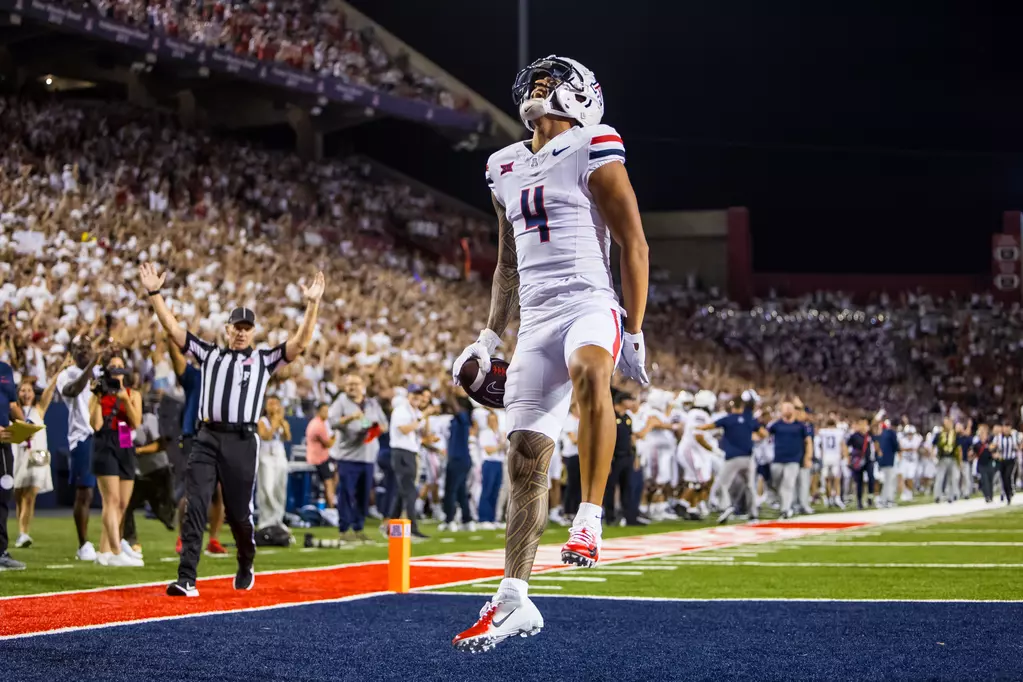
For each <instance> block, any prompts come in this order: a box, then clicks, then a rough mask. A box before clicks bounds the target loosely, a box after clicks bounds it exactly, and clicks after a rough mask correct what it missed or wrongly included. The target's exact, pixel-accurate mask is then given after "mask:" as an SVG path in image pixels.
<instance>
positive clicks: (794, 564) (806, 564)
mask: <svg viewBox="0 0 1023 682" xmlns="http://www.w3.org/2000/svg"><path fill="white" fill-rule="evenodd" d="M694 565H700V566H762V567H767V568H1003V569H1009V568H1023V564H864V563H842V562H816V561H736V562H725V561H722V562H721V563H716V564H694Z"/></svg>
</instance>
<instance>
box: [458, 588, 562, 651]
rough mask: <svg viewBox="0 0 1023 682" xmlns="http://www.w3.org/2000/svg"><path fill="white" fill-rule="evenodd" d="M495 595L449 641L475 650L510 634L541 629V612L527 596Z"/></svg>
mask: <svg viewBox="0 0 1023 682" xmlns="http://www.w3.org/2000/svg"><path fill="white" fill-rule="evenodd" d="M499 599H501V597H495V598H494V599H493V600H492V601H488V602H487V603H486V604H484V605H483V608H482V609H480V617H479V619H478V620H477V621H476V623H475V624H473V626H472V627H471V628H469V629H468V630H466V631H464V632H462V633H461V634H459V635H456V636H455V638H454V639H453V640H451V643H452V644H453V645H454V646H455V648H456V649H458V650H459V651H468V652H469V653H473V654H477V653H481V652H483V651H488V650H490V649H493V648H494V647H495V646H497V645H498V644H500V643H501V642H503V641H504V640H506V639H508V638H509V637H529V636H531V635H535V634H538V633H539V632H540V630H541V629H543V616H542V615H540V610H539V609H538V608H536V605H535V604H533V602H532V601H531V600H530V599H529V598H528V597H526V598H524V599H516V600H514V601H513V600H510V599H509V600H508V601H499Z"/></svg>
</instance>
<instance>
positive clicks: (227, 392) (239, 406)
mask: <svg viewBox="0 0 1023 682" xmlns="http://www.w3.org/2000/svg"><path fill="white" fill-rule="evenodd" d="M284 346H285V344H283V343H282V344H281V345H279V346H277V347H276V348H271V349H270V350H253V349H251V348H247V349H246V350H231V349H229V348H220V347H217V346H214V345H213V344H211V343H207V342H206V341H203V340H202V339H200V338H197V337H196V336H195V335H193V334H192V333H191V332H188V336H187V339H186V341H185V349H184V350H185V352H188V353H191V354H192V355H193V356H195V359H196V360H198V361H199V363H200V365H201V370H202V389H201V390H200V392H199V420H200V421H208V422H225V423H228V424H255V423H256V421H257V420H258V419H259V415H260V414H261V413H262V412H263V397H264V396H265V395H266V387H267V384H269V383H270V375H271V374H273V373H274V371H275V370H276V369H277V368H278V367H280V366H281V365H284V364H286V363H287V361H288V360H287V358H286V357H285V352H284Z"/></svg>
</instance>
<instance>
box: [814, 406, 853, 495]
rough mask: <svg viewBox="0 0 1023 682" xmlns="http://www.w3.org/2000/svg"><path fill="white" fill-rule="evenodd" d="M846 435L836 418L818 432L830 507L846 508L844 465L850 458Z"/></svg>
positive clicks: (822, 472)
mask: <svg viewBox="0 0 1023 682" xmlns="http://www.w3.org/2000/svg"><path fill="white" fill-rule="evenodd" d="M846 437H847V434H846V432H845V430H844V429H840V428H839V427H838V424H837V423H836V422H835V420H834V419H828V421H827V423H826V425H825V427H824V428H823V429H821V430H820V431H818V432H817V443H818V445H819V446H820V453H821V478H822V479H823V481H824V491H825V494H826V495H827V500H826V503H827V505H828V506H829V507H838V508H839V509H845V502H843V501H842V465H843V463H844V462H845V461H846V460H848V458H849V449H848V447H846V444H845V439H846Z"/></svg>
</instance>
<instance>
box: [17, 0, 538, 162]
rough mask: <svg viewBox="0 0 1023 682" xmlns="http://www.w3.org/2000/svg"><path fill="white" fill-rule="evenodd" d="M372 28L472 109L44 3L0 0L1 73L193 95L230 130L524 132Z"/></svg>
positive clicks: (472, 140)
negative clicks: (387, 122) (388, 124)
mask: <svg viewBox="0 0 1023 682" xmlns="http://www.w3.org/2000/svg"><path fill="white" fill-rule="evenodd" d="M344 11H345V12H348V13H350V16H351V19H352V21H355V22H358V21H362V20H365V21H367V22H368V21H369V20H368V19H366V18H365V17H362V15H359V14H358V13H357V12H356V11H355V10H352V9H350V8H348V7H347V6H346V7H345V9H344ZM374 30H375V31H376V32H377V34H378V35H379V36H380V38H381V41H382V42H383V44H384V45H385V47H386V48H387V49H389V50H390V49H399V46H400V49H403V50H405V51H406V52H407V53H408V54H409V55H410V60H411V61H412V63H413V68H417V69H427V71H424V73H426V74H427V75H429V76H431V77H432V78H434V79H435V80H436V81H437V82H438V83H440V84H441V85H442V86H443V87H446V88H448V89H449V90H450V91H452V92H453V93H455V94H456V95H461V96H463V97H466V98H467V99H468V100H469V101H470V102H471V103H472V106H473V107H474V110H472V111H455V110H452V109H448V108H445V107H442V106H439V105H436V104H432V103H428V102H424V101H419V100H412V99H406V98H401V97H396V96H392V95H389V94H387V93H384V92H380V91H377V90H375V89H373V88H370V87H366V86H360V85H355V84H351V83H347V82H344V81H342V80H340V79H336V78H332V77H320V76H317V75H314V74H310V73H308V72H303V71H298V70H295V69H292V68H289V67H287V66H285V65H283V64H279V63H272V62H261V61H257V60H254V59H249V58H246V57H239V56H237V55H234V54H233V53H230V52H227V51H225V50H220V49H215V48H208V47H204V46H202V45H199V44H196V43H191V42H187V41H183V40H177V39H174V38H169V37H167V36H163V35H154V34H151V33H149V32H148V31H147V30H145V29H143V28H139V27H135V26H128V25H125V24H121V23H119V22H117V21H114V20H110V19H105V18H103V17H100V16H99V15H96V14H91V13H89V12H83V11H77V10H72V9H68V8H66V7H64V6H62V5H57V4H51V3H47V2H41V1H40V0H0V76H2V75H3V74H4V73H5V71H6V72H7V73H9V74H14V77H15V78H17V79H19V80H20V81H24V80H25V79H39V80H42V79H45V78H47V77H49V76H59V77H60V79H59V83H60V84H67V83H68V82H76V81H77V82H80V83H82V84H93V83H119V84H122V85H125V86H126V87H127V89H128V93H129V99H130V100H132V101H134V102H136V103H138V104H153V105H163V106H167V105H172V104H173V103H174V102H176V101H180V100H181V99H182V97H183V96H185V97H186V99H187V95H191V97H192V99H191V105H192V106H193V107H198V108H199V109H201V111H202V112H203V115H204V116H205V118H206V122H207V123H210V124H213V125H219V126H224V127H230V128H245V127H252V126H263V125H272V124H280V123H287V122H289V120H291V119H292V118H294V117H295V116H296V115H299V116H304V117H306V118H307V120H312V121H313V125H314V127H315V128H316V130H317V131H319V132H325V133H327V132H333V131H336V130H339V129H341V128H346V127H350V126H353V125H358V124H360V123H363V122H366V121H370V120H378V119H380V118H387V117H392V118H399V119H405V120H409V121H415V122H419V123H422V124H423V125H427V126H430V127H432V128H435V129H436V130H438V131H440V132H442V133H443V134H444V135H445V136H447V137H449V138H450V139H452V141H454V142H456V143H459V144H460V145H461V146H463V147H465V148H474V147H476V146H483V147H490V146H497V145H503V144H507V143H508V142H509V141H511V140H512V139H514V138H515V137H518V130H517V127H518V126H516V125H513V122H512V121H511V119H510V117H508V116H507V115H506V114H504V113H503V112H501V111H500V110H499V109H497V108H496V107H494V106H493V105H492V104H490V103H488V102H486V101H485V100H483V98H481V97H480V96H479V95H477V94H476V93H473V92H471V91H470V90H468V88H466V87H465V86H464V85H462V84H460V83H458V82H457V81H455V80H454V79H453V78H452V77H451V76H449V75H448V74H446V73H444V72H443V71H441V70H440V69H439V68H437V67H436V66H435V65H432V64H430V63H429V62H427V61H426V60H425V59H424V58H422V57H421V56H420V55H418V53H414V51H413V50H410V49H409V48H408V47H407V46H404V45H403V44H401V43H400V41H397V39H396V38H394V37H393V36H391V35H390V34H388V33H386V31H383V29H381V28H379V27H376V26H375V27H374ZM392 41H394V42H392ZM5 62H7V64H6V66H5ZM429 69H433V70H434V71H432V72H430V71H428V70H429ZM50 87H53V86H50ZM310 117H311V118H310Z"/></svg>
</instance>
